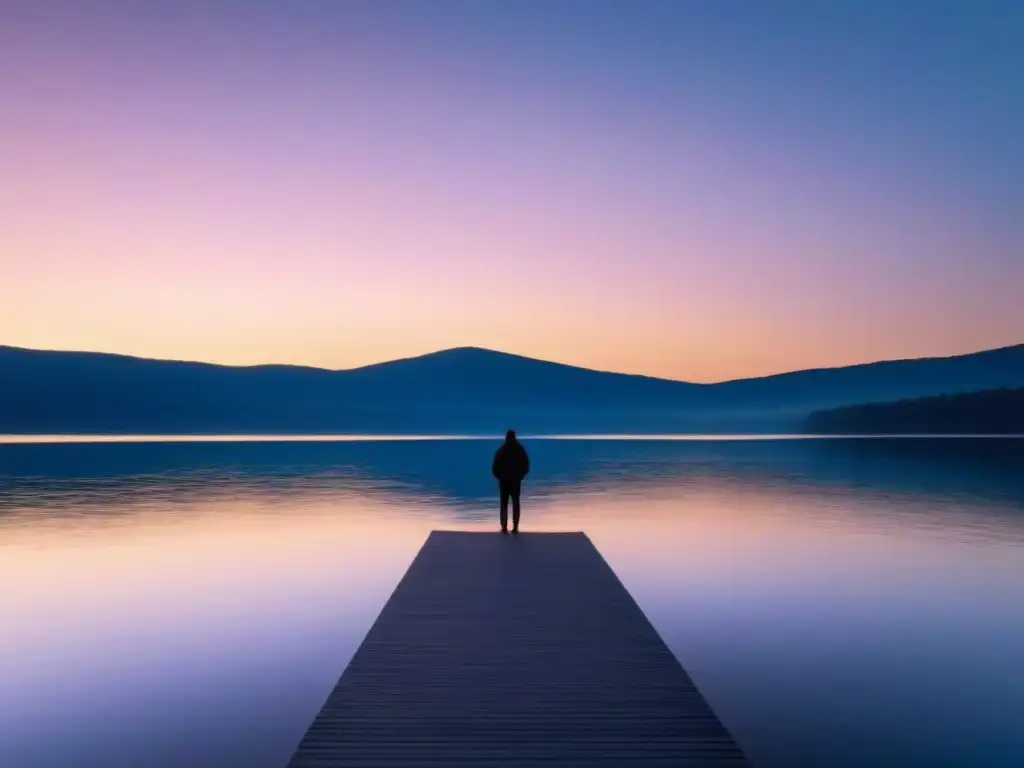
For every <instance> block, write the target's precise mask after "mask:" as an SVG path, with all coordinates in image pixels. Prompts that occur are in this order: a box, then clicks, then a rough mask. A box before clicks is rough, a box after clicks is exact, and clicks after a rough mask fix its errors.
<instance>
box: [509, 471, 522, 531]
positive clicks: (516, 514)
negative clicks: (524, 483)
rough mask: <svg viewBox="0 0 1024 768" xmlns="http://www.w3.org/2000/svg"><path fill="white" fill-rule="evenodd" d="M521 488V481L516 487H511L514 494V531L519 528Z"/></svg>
mask: <svg viewBox="0 0 1024 768" xmlns="http://www.w3.org/2000/svg"><path fill="white" fill-rule="evenodd" d="M520 491H521V488H520V485H519V483H516V485H515V487H514V488H512V489H511V496H512V532H513V533H515V532H516V531H518V530H519V494H520Z"/></svg>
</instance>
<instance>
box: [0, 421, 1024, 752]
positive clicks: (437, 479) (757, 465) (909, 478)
mask: <svg viewBox="0 0 1024 768" xmlns="http://www.w3.org/2000/svg"><path fill="white" fill-rule="evenodd" d="M493 448H494V443H493V442H489V441H474V440H460V441H442V442H438V441H429V442H426V441H407V442H361V443H325V442H306V443H257V442H245V443H225V442H220V443H200V444H188V443H135V444H118V443H105V444H102V445H90V444H70V443H69V444H56V445H0V578H3V579H4V583H6V584H9V585H15V586H14V588H12V589H9V590H6V591H5V594H4V595H3V597H0V622H2V623H0V675H2V679H3V680H4V681H5V685H4V686H3V687H2V688H0V765H3V766H11V768H15V767H19V766H39V767H40V768H45V767H47V766H64V765H67V766H72V765H74V766H78V765H89V764H103V765H107V766H119V765H124V766H138V765H147V766H155V767H156V768H163V767H164V766H167V767H169V766H186V765H187V766H223V765H246V766H254V767H258V766H267V767H268V768H271V767H274V766H280V765H283V763H284V762H285V761H286V760H287V757H288V755H289V754H290V751H291V749H292V748H293V747H294V745H295V743H297V741H298V739H299V737H300V736H301V734H302V731H303V729H304V727H305V725H306V724H307V723H308V721H309V720H310V719H311V717H312V714H313V713H314V712H315V711H316V709H317V708H318V707H319V705H320V703H321V702H322V699H323V697H324V696H325V695H326V692H327V691H328V690H329V688H330V686H331V685H332V684H333V682H334V680H335V678H336V677H337V675H338V674H339V673H340V670H341V669H342V668H343V666H344V664H345V663H346V662H347V660H348V658H349V656H350V655H351V653H352V651H354V649H355V647H356V646H357V645H358V643H359V641H360V640H361V638H362V636H363V635H364V634H365V632H366V630H367V628H368V627H369V624H370V623H371V622H372V620H373V618H374V616H375V615H376V612H377V611H378V610H379V608H380V606H381V605H382V604H383V602H384V600H385V599H386V598H387V595H388V594H389V593H390V591H391V589H392V588H393V586H394V584H395V583H396V582H397V580H398V578H399V577H400V576H401V573H402V572H403V571H404V569H405V567H406V566H407V565H408V562H409V560H410V559H411V558H412V556H413V554H414V553H415V551H416V549H417V548H418V546H419V544H420V543H421V542H422V540H423V538H424V537H425V536H426V533H427V532H428V531H429V529H430V528H432V527H445V526H449V527H451V526H457V527H462V528H493V527H494V526H495V524H496V520H495V517H496V513H495V511H494V498H493V494H494V488H493V484H492V481H491V479H490V478H489V476H488V474H487V469H488V466H489V458H490V452H491V451H492V450H493ZM530 449H531V455H532V456H533V464H534V466H535V470H534V473H533V474H532V475H531V478H530V484H529V487H530V496H529V499H528V501H527V503H526V506H525V507H524V526H527V527H533V528H545V529H553V528H561V529H565V528H569V529H576V530H586V531H587V532H588V533H589V534H590V535H591V537H592V538H593V539H594V540H595V543H597V545H598V546H599V547H600V548H601V550H602V552H603V553H604V554H605V555H606V557H607V558H608V559H609V561H610V562H611V564H612V565H613V567H614V568H615V569H616V571H617V572H618V573H619V574H620V576H621V577H622V578H623V580H624V581H625V582H626V584H627V586H628V587H629V588H630V589H631V591H632V592H633V593H634V595H636V597H637V599H638V601H639V602H640V603H641V605H642V606H643V607H644V609H645V611H647V613H648V615H649V616H650V617H651V619H652V621H654V623H655V625H656V626H657V627H658V628H659V630H660V631H661V632H662V634H663V635H664V636H665V638H666V641H667V642H668V643H669V645H670V646H671V647H672V648H673V650H675V652H676V653H677V655H678V656H679V657H680V658H681V659H682V660H683V662H684V664H686V666H687V667H688V669H690V671H691V672H692V673H693V674H694V677H695V678H696V679H697V681H698V683H699V684H700V685H701V686H702V689H704V690H705V692H706V694H707V695H708V697H709V699H710V700H711V701H712V704H713V705H714V706H715V708H716V709H717V710H718V711H719V712H720V714H721V715H722V717H723V719H725V720H726V722H727V724H729V725H730V727H731V728H732V730H733V731H734V733H735V734H736V736H737V738H738V739H739V740H740V742H741V743H742V744H743V746H744V747H745V748H746V749H747V750H748V752H749V754H750V755H751V757H752V758H754V761H755V765H761V766H775V765H779V766H781V765H867V764H871V765H929V766H932V765H966V764H977V765H1018V764H1024V734H1022V733H1021V732H1020V729H1019V728H1018V725H1017V715H1016V713H1017V712H1020V711H1024V619H1022V618H1021V616H1020V611H1019V608H1018V607H1017V606H1019V605H1020V603H1021V599H1022V598H1024V474H1022V472H1021V467H1022V465H1024V463H1022V458H1024V442H1022V441H1013V440H981V439H978V440H964V441H960V440H912V441H911V440H850V441H844V440H799V441H793V440H787V441H770V442H763V441H761V442H751V441H723V442H709V441H700V442H679V441H611V440H602V441H576V440H574V441H535V442H533V443H531V444H530ZM58 736H59V738H57V737H58Z"/></svg>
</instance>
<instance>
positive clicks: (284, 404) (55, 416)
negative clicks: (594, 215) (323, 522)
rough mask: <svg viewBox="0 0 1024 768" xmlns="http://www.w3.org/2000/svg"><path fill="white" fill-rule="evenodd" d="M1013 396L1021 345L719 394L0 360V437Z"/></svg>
mask: <svg viewBox="0 0 1024 768" xmlns="http://www.w3.org/2000/svg"><path fill="white" fill-rule="evenodd" d="M1020 386H1024V344H1019V345H1015V346H1011V347H1002V348H999V349H993V350H987V351H983V352H976V353H971V354H966V355H957V356H952V357H944V358H922V359H916V360H897V361H886V362H877V363H864V364H860V365H854V366H848V367H842V368H830V369H817V370H808V371H795V372H792V373H784V374H776V375H773V376H765V377H759V378H753V379H741V380H735V381H728V382H722V383H717V384H697V383H690V382H682V381H672V380H669V379H660V378H654V377H649V376H637V375H632V374H623V373H611V372H604V371H594V370H590V369H587V368H580V367H577V366H571V365H565V364H562V363H554V362H549V361H544V360H537V359H534V358H529V357H522V356H519V355H512V354H508V353H504V352H496V351H492V350H486V349H480V348H476V347H461V348H455V349H449V350H442V351H440V352H434V353H430V354H427V355H421V356H418V357H411V358H405V359H401V360H393V361H389V362H384V363H377V364H373V365H369V366H364V367H361V368H353V369H348V370H337V371H332V370H326V369H320V368H310V367H301V366H290V365H256V366H244V367H242V366H223V365H216V364H212V363H198V362H184V361H168V360H151V359H146V358H137V357H129V356H124V355H115V354H107V353H92V352H55V351H44V350H31V349H22V348H18V347H3V346H0V432H10V433H49V432H54V433H60V432H67V433H83V432H99V433H119V432H125V433H140V432H161V433H176V434H181V433H211V432H229V433H230V432H237V433H252V432H320V433H323V432H341V433H352V432H388V433H395V432H397V433H415V432H448V433H450V432H485V433H495V432H500V431H503V430H504V429H505V428H506V427H507V426H509V425H515V426H516V427H517V428H518V429H520V430H521V431H524V432H539V433H550V432H566V431H573V432H586V433H593V432H630V431H635V432H670V431H697V432H720V431H787V430H795V429H799V428H800V427H801V426H802V424H803V421H804V419H805V418H806V417H807V415H808V414H809V413H810V412H811V411H816V410H820V409H823V408H835V407H840V406H844V405H854V404H861V403H865V402H874V401H883V400H898V399H905V398H909V397H925V396H929V395H937V394H944V393H954V392H967V391H974V390H982V389H998V388H1001V387H1020Z"/></svg>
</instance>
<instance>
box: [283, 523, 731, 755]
mask: <svg viewBox="0 0 1024 768" xmlns="http://www.w3.org/2000/svg"><path fill="white" fill-rule="evenodd" d="M600 764H609V765H610V764H618V765H630V766H662V765H665V766H668V765H673V766H683V767H686V766H693V767H694V768H696V767H697V766H708V768H711V767H714V768H723V767H724V766H731V767H739V766H746V765H748V763H747V761H746V759H745V758H744V756H743V754H742V752H741V750H740V749H739V747H738V746H737V745H736V743H735V741H734V740H733V739H732V737H731V736H730V735H729V733H728V732H727V730H726V729H725V727H724V726H723V725H722V723H721V722H720V721H719V719H718V718H717V717H716V716H715V714H714V712H713V711H712V710H711V708H710V706H709V705H708V704H707V702H706V700H705V699H704V697H703V696H702V695H701V694H700V692H699V691H698V690H697V688H696V686H695V685H694V684H693V681H692V680H691V679H690V677H689V675H688V674H687V673H686V671H685V670H684V669H683V667H682V666H681V665H680V663H679V662H678V660H677V659H676V658H675V656H673V654H672V652H671V651H670V650H669V649H668V647H667V646H666V645H665V643H664V642H663V641H662V639H661V637H660V636H659V635H658V633H657V632H656V631H655V629H654V627H653V626H652V625H651V623H650V622H649V621H648V620H647V617H646V616H644V614H643V612H642V611H641V610H640V608H639V606H638V605H637V604H636V602H635V601H634V600H633V598H632V596H631V595H630V594H629V592H628V591H627V590H626V588H625V587H624V586H623V584H622V582H620V581H619V579H618V577H617V576H616V575H615V573H614V572H613V571H612V569H611V568H610V567H609V566H608V564H607V563H606V562H605V560H604V558H603V557H601V555H600V553H599V552H598V551H597V549H596V548H595V547H594V546H593V544H592V543H591V542H590V539H588V538H587V537H586V536H585V535H584V534H582V533H521V534H519V535H518V536H511V535H508V536H503V535H501V534H499V533H494V534H491V533H467V532H455V531H434V532H433V533H431V534H430V536H429V537H428V539H427V541H426V543H425V544H424V545H423V548H422V549H421V550H420V551H419V553H418V554H417V555H416V558H415V559H414V560H413V562H412V564H411V565H410V566H409V570H408V571H407V572H406V574H405V576H404V577H403V578H402V580H401V581H400V582H399V584H398V586H397V587H396V589H395V591H394V593H393V594H392V596H391V598H390V599H389V600H388V602H387V604H386V605H385V606H384V609H383V610H382V611H381V614H380V616H379V617H378V618H377V620H376V622H375V623H374V624H373V626H372V627H371V629H370V631H369V633H368V634H367V636H366V638H365V640H364V641H363V643H362V645H361V646H360V647H359V649H358V650H357V651H356V653H355V655H354V656H353V657H352V661H351V662H350V663H349V665H348V667H347V668H346V669H345V671H344V672H343V673H342V675H341V678H340V679H339V681H338V683H337V685H336V686H335V688H334V690H333V691H332V692H331V694H330V696H329V697H328V699H327V701H326V703H325V704H324V706H323V708H322V709H321V711H320V713H319V714H318V715H317V717H316V719H315V720H314V721H313V724H312V725H311V726H310V728H309V730H308V731H307V732H306V734H305V737H304V738H303V739H302V741H301V743H300V744H299V747H298V749H297V751H296V752H295V755H294V756H293V757H292V760H291V762H290V763H289V768H326V767H327V766H337V767H340V766H365V767H366V768H370V767H371V766H385V765H388V766H403V765H405V766H409V765H418V766H435V765H437V766H440V765H482V766H488V767H496V766H511V765H546V766H555V765H557V766H577V765H579V766H583V765H600Z"/></svg>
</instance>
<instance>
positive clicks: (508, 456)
mask: <svg viewBox="0 0 1024 768" xmlns="http://www.w3.org/2000/svg"><path fill="white" fill-rule="evenodd" d="M529 472H530V457H529V456H528V455H527V453H526V449H525V448H523V444H522V443H520V442H519V441H518V440H517V439H516V433H515V430H512V429H510V430H509V431H508V432H506V433H505V442H504V443H502V444H501V447H500V448H499V449H498V450H497V451H496V452H495V454H494V461H493V462H492V463H491V474H492V475H494V476H495V477H496V478H497V479H498V491H499V493H500V494H501V532H502V533H508V501H509V499H510V498H511V499H512V533H519V493H520V491H521V490H522V485H523V478H524V477H526V476H527V475H528V474H529Z"/></svg>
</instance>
